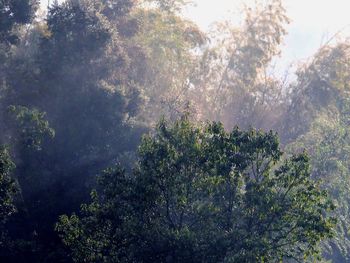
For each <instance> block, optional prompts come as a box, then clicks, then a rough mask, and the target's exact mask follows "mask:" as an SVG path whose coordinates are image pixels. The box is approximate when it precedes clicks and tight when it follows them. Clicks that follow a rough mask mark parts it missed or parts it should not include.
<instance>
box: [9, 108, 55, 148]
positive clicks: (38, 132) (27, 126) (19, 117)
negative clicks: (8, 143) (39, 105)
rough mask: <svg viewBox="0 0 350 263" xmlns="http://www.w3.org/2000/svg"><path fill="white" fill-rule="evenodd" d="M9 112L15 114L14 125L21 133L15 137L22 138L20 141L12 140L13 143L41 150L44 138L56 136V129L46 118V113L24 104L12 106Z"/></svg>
mask: <svg viewBox="0 0 350 263" xmlns="http://www.w3.org/2000/svg"><path fill="white" fill-rule="evenodd" d="M9 113H10V114H11V115H13V116H14V119H15V121H14V125H15V126H16V128H15V129H14V130H15V131H17V132H18V133H19V134H18V135H17V136H15V138H18V139H19V140H20V141H18V142H15V141H12V143H17V144H19V145H23V146H25V147H28V148H34V149H36V150H40V149H41V145H42V140H43V138H45V137H50V138H53V137H54V136H55V132H54V130H53V129H52V128H50V126H49V123H48V121H47V120H45V115H46V114H45V113H42V112H40V111H38V110H37V109H32V110H30V109H28V108H26V107H23V106H17V107H16V106H10V107H9Z"/></svg>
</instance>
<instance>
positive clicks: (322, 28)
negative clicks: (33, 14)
mask: <svg viewBox="0 0 350 263" xmlns="http://www.w3.org/2000/svg"><path fill="white" fill-rule="evenodd" d="M46 1H47V0H46ZM43 2H45V0H44V1H43ZM194 2H195V6H190V7H188V8H187V10H186V12H185V13H186V16H188V17H190V18H191V19H193V20H194V21H195V22H197V23H198V24H199V25H200V26H201V27H202V28H203V29H204V30H206V29H208V28H209V25H210V24H211V23H213V22H214V21H218V20H223V19H232V18H233V20H234V18H235V17H238V16H240V12H239V11H240V10H241V6H242V4H251V3H254V0H194ZM284 3H285V7H286V9H287V12H288V15H289V17H290V18H291V19H292V23H291V24H290V25H289V27H288V32H289V35H288V36H287V37H286V39H285V44H284V47H283V53H282V55H283V59H282V64H283V65H286V64H288V63H291V62H292V61H296V60H300V59H304V58H307V57H309V56H311V55H312V54H313V53H314V52H315V51H316V50H317V49H318V48H319V47H320V45H321V44H322V43H324V42H326V41H327V40H328V39H329V38H331V37H332V36H333V35H334V34H335V33H336V32H338V31H340V30H343V33H344V35H348V36H350V0H284Z"/></svg>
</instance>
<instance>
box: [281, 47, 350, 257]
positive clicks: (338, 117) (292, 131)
mask: <svg viewBox="0 0 350 263" xmlns="http://www.w3.org/2000/svg"><path fill="white" fill-rule="evenodd" d="M349 47H350V46H349V43H348V41H345V42H340V43H337V44H336V45H334V46H333V45H326V46H324V47H322V48H321V49H320V50H319V51H318V52H317V54H315V57H314V58H312V60H311V61H310V62H309V63H307V64H306V65H305V66H303V67H301V68H300V69H299V73H298V81H297V83H296V87H295V89H294V91H293V93H292V101H291V102H292V103H291V105H290V106H289V109H288V112H287V113H286V116H285V117H284V118H283V121H284V125H281V127H282V130H281V132H282V133H281V134H282V135H283V138H284V140H285V141H286V142H288V144H287V146H286V150H287V151H290V152H293V151H296V150H300V149H307V150H308V151H309V153H310V156H311V159H312V164H313V169H312V176H313V178H317V179H322V181H323V186H322V187H323V188H324V189H327V190H328V191H329V193H330V195H331V196H332V198H333V199H334V200H335V202H336V204H337V209H336V210H335V211H334V216H336V217H337V218H339V223H338V224H337V228H336V231H335V236H334V238H333V239H332V240H329V241H328V242H325V243H324V249H323V253H324V255H325V257H326V258H327V259H331V260H333V261H334V262H348V261H349V260H350V238H349V235H348V233H349V223H350V217H349V202H350V200H349V198H348V196H349V194H350V193H349V187H348V182H349V175H350V163H349V160H348V156H349V154H350V152H349V145H350V137H349V134H350V133H349V132H350V131H349V112H350V111H349V109H350V104H349V99H350V96H349V80H350V78H349V77H350V75H349V66H350V64H349V56H350V55H349V50H350V49H349Z"/></svg>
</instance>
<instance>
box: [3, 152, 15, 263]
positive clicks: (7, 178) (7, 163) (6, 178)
mask: <svg viewBox="0 0 350 263" xmlns="http://www.w3.org/2000/svg"><path fill="white" fill-rule="evenodd" d="M13 168H14V163H13V162H12V161H11V158H10V155H9V153H8V150H7V149H6V147H4V146H1V148H0V233H1V234H0V254H2V252H1V251H3V250H4V249H6V245H7V236H6V234H7V231H6V227H5V226H6V222H7V221H8V219H9V217H10V216H11V215H12V214H13V213H14V212H15V211H16V207H15V202H14V197H15V194H16V193H17V186H16V184H15V181H14V180H13V178H12V177H11V172H12V170H13ZM0 258H1V257H0Z"/></svg>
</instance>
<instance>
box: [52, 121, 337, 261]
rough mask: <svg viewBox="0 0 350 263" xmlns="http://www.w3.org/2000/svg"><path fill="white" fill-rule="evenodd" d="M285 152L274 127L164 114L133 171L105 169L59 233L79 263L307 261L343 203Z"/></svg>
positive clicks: (303, 162) (306, 164) (302, 158)
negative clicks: (228, 127)
mask: <svg viewBox="0 0 350 263" xmlns="http://www.w3.org/2000/svg"><path fill="white" fill-rule="evenodd" d="M281 157H282V152H281V151H280V149H279V143H278V139H277V136H276V135H275V134H274V133H272V132H270V133H263V132H261V131H256V130H249V131H247V132H244V131H241V130H239V129H238V128H235V129H233V131H232V132H230V133H228V132H226V131H225V130H224V128H223V126H222V125H221V124H220V123H208V124H205V125H203V126H195V125H193V124H192V123H191V122H190V121H189V120H188V118H187V117H184V118H183V119H181V120H179V121H176V122H175V123H174V124H173V125H171V124H169V123H167V122H166V121H161V122H160V123H159V125H158V128H157V130H156V132H155V134H154V135H152V136H146V137H144V139H143V142H142V144H141V146H140V148H139V160H138V163H137V166H136V167H135V169H134V172H133V173H132V174H128V173H126V172H125V171H124V170H123V169H121V168H120V166H117V167H116V168H115V169H112V170H107V171H105V173H104V174H102V175H101V176H100V177H99V180H98V182H99V190H97V191H94V192H93V193H92V202H91V203H90V204H89V205H83V206H82V215H81V216H77V215H72V216H71V217H68V216H62V217H61V219H60V222H59V223H58V224H57V231H59V233H60V235H61V237H62V238H63V241H64V243H65V244H66V245H67V246H68V247H69V248H70V249H71V251H72V255H73V259H74V260H75V262H135V261H136V262H155V261H157V262H258V261H261V262H275V261H279V260H284V259H299V260H303V259H304V258H308V257H310V256H315V255H317V252H318V243H319V242H320V241H321V240H323V239H326V238H329V237H331V236H332V228H333V226H334V223H335V220H334V218H331V217H329V216H327V215H326V214H325V213H326V212H328V211H331V210H333V209H334V205H333V204H332V202H331V201H330V200H329V199H328V196H327V193H326V191H323V190H321V189H320V188H319V185H318V183H315V182H314V181H313V180H312V179H311V178H310V160H309V158H308V156H307V155H306V154H305V153H302V154H299V155H294V156H292V157H291V158H288V159H286V160H284V161H282V160H281Z"/></svg>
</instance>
